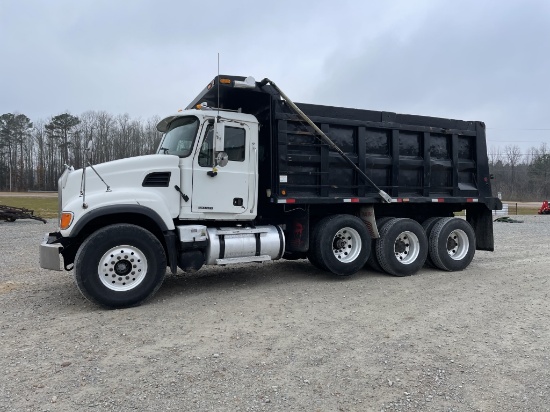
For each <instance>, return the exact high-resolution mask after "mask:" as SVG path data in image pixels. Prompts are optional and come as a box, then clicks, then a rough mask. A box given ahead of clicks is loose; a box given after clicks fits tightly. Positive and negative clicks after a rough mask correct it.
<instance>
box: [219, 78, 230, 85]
mask: <svg viewBox="0 0 550 412" xmlns="http://www.w3.org/2000/svg"><path fill="white" fill-rule="evenodd" d="M220 83H221V84H231V80H230V79H220Z"/></svg>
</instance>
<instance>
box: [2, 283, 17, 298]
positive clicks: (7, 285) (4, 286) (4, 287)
mask: <svg viewBox="0 0 550 412" xmlns="http://www.w3.org/2000/svg"><path fill="white" fill-rule="evenodd" d="M20 286H21V285H20V284H19V283H15V282H9V281H8V282H4V283H0V295H1V294H3V293H8V292H11V291H12V290H15V289H17V288H18V287H20Z"/></svg>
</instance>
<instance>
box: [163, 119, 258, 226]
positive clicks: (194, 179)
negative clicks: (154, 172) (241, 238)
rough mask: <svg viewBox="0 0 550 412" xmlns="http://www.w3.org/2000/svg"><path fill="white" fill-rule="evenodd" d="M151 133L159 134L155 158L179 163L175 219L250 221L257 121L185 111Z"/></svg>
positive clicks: (255, 184) (254, 192)
mask: <svg viewBox="0 0 550 412" xmlns="http://www.w3.org/2000/svg"><path fill="white" fill-rule="evenodd" d="M157 128H158V130H159V131H162V132H164V133H165V134H164V137H163V138H162V141H161V144H160V145H159V149H158V153H159V154H165V155H175V156H178V157H179V168H180V182H181V185H180V190H181V201H180V205H181V206H180V211H179V216H178V217H179V218H180V219H183V220H186V219H190V220H203V219H209V220H252V219H253V218H254V217H255V216H256V205H257V188H258V181H257V179H258V173H257V170H258V121H257V120H256V118H255V117H254V116H252V115H249V114H244V113H237V112H230V111H218V110H209V109H207V108H204V109H203V110H196V109H195V110H186V111H182V112H179V113H178V114H175V115H172V116H168V117H166V118H164V119H163V120H162V121H161V122H160V123H159V125H158V127H157ZM214 129H216V139H214V134H215V133H214V131H215V130H214ZM215 149H216V150H215ZM218 149H219V150H218ZM218 153H221V155H218Z"/></svg>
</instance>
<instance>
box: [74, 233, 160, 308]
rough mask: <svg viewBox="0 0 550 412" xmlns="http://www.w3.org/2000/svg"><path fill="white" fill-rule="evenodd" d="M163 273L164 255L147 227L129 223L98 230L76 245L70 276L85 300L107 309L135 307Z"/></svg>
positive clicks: (141, 301) (148, 295)
mask: <svg viewBox="0 0 550 412" xmlns="http://www.w3.org/2000/svg"><path fill="white" fill-rule="evenodd" d="M165 273H166V255H165V253H164V248H163V246H162V244H161V243H160V241H159V240H158V239H157V238H156V237H155V236H154V235H153V234H152V233H151V232H149V231H148V230H146V229H143V228H142V227H139V226H135V225H130V224H116V225H111V226H107V227H104V228H102V229H99V230H98V231H97V232H95V233H93V234H92V235H90V236H89V237H88V238H87V239H86V240H85V241H84V243H82V245H81V246H80V249H79V250H78V253H77V254H76V258H75V264H74V276H75V280H76V284H77V286H78V289H79V290H80V292H81V293H82V294H83V295H84V297H86V298H87V299H88V300H90V301H92V302H94V303H97V304H99V305H102V306H105V307H109V308H123V307H129V306H137V305H139V304H141V303H143V302H144V301H145V300H147V299H148V298H150V297H151V296H153V294H154V293H155V292H156V291H157V290H158V289H159V288H160V285H161V284H162V281H163V280H164V275H165Z"/></svg>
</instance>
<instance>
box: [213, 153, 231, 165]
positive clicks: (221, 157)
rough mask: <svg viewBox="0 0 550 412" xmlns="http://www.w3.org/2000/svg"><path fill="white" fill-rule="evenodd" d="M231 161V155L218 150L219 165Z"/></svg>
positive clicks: (217, 163) (217, 162)
mask: <svg viewBox="0 0 550 412" xmlns="http://www.w3.org/2000/svg"><path fill="white" fill-rule="evenodd" d="M228 161H229V156H228V155H227V153H225V152H218V154H217V155H216V165H218V166H219V167H224V166H225V165H227V162H228Z"/></svg>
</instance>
